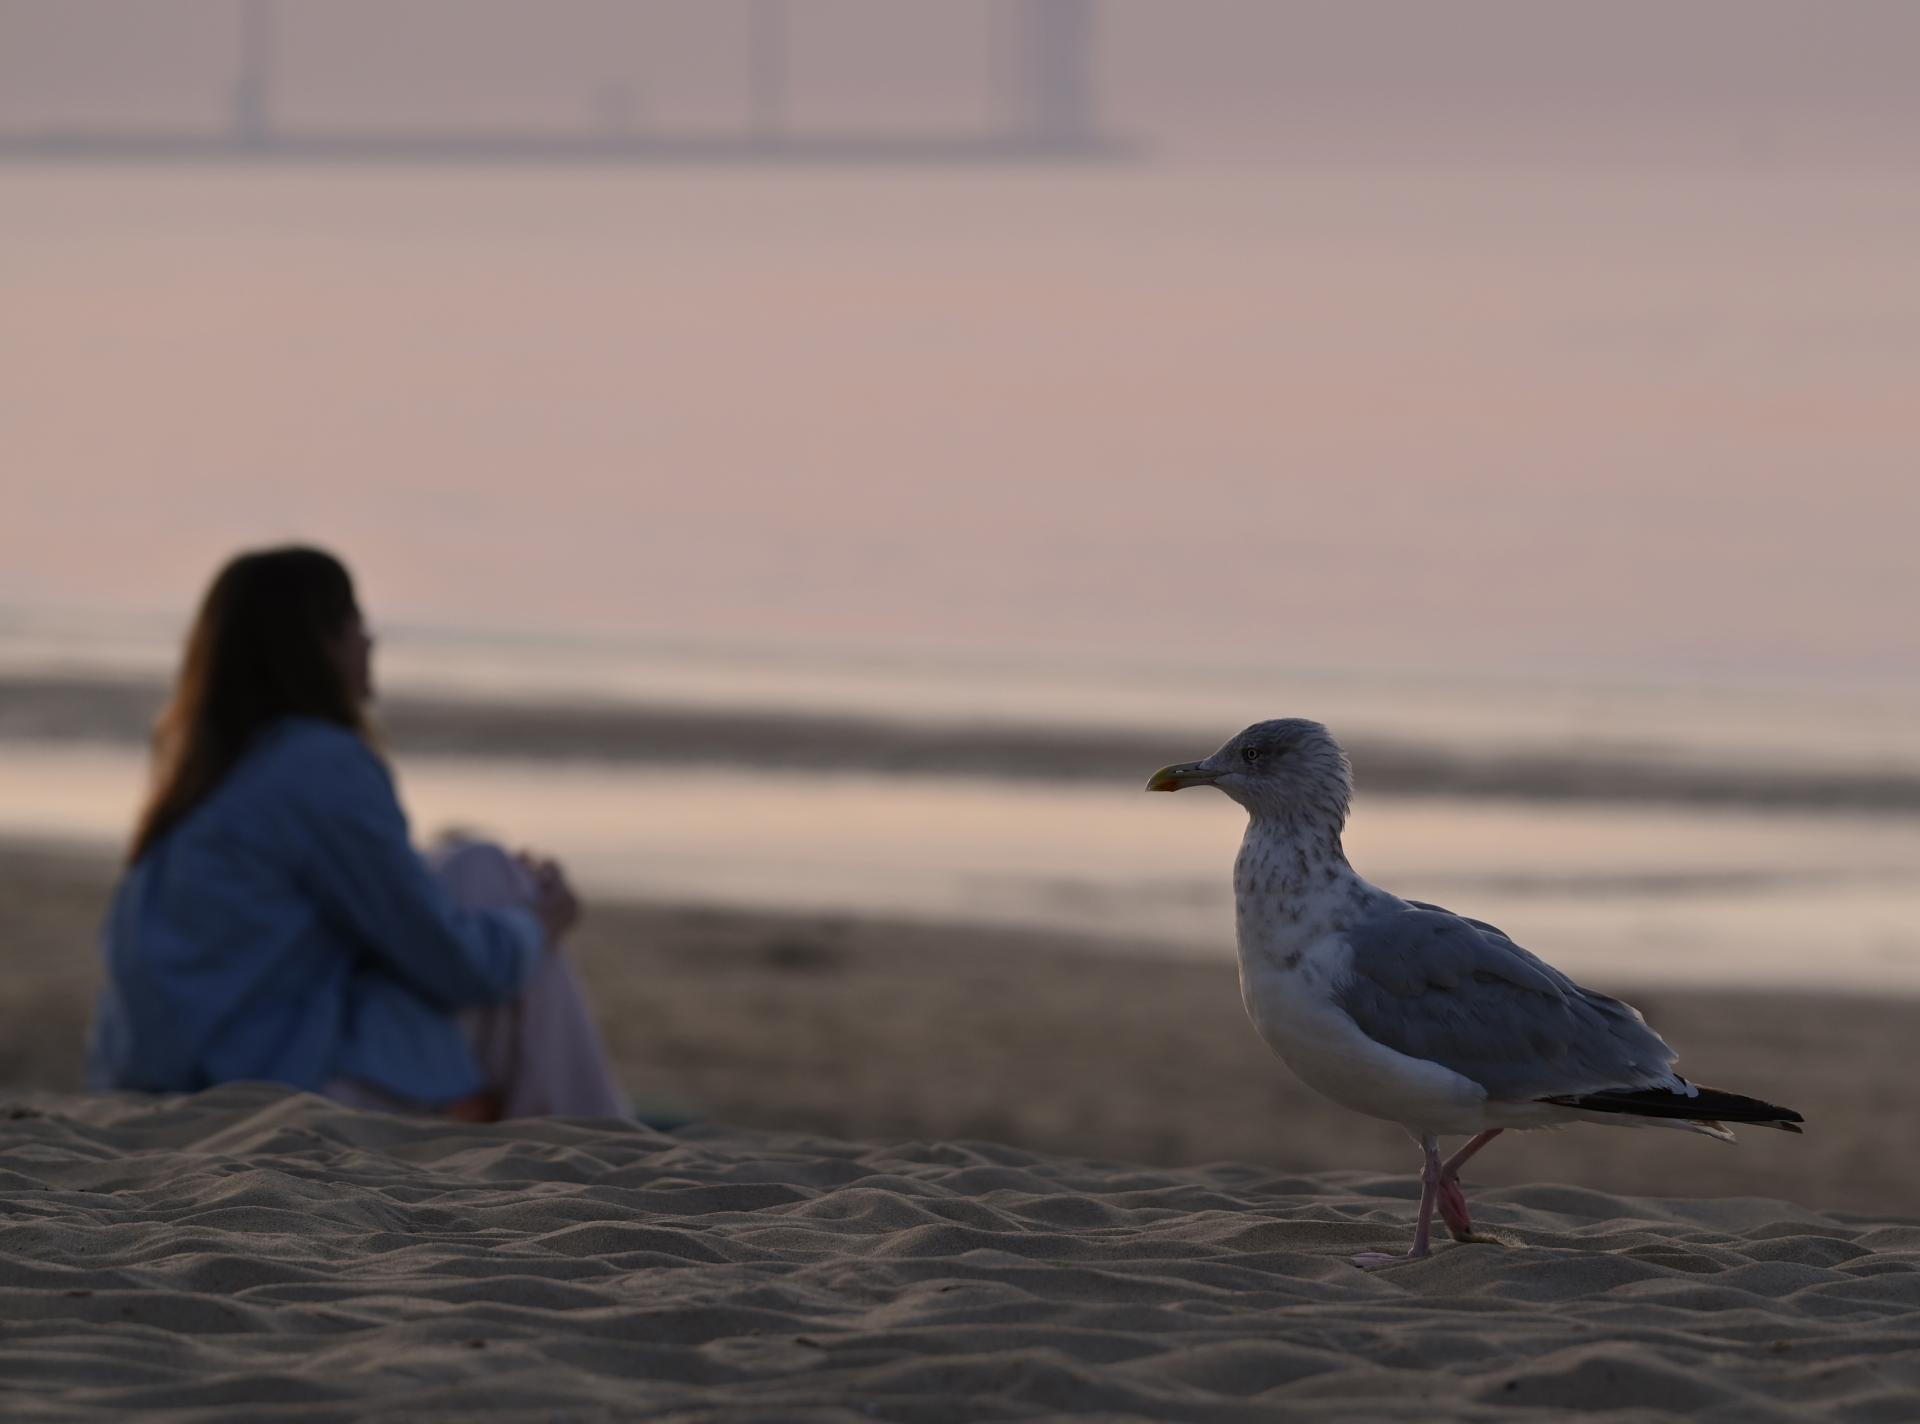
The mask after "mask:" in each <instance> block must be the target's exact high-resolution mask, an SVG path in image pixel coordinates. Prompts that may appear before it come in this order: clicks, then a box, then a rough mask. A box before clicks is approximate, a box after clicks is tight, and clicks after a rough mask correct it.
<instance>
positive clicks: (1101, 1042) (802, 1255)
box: [0, 845, 1920, 1424]
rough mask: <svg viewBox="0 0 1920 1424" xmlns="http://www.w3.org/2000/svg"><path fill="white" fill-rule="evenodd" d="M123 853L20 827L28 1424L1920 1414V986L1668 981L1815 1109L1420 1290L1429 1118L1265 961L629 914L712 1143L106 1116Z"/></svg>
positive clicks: (686, 1086) (17, 1343) (622, 929)
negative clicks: (1342, 1055) (107, 1033)
mask: <svg viewBox="0 0 1920 1424" xmlns="http://www.w3.org/2000/svg"><path fill="white" fill-rule="evenodd" d="M111 875H112V867H111V865H110V864H109V863H107V862H106V861H105V860H103V859H102V858H101V857H100V856H99V855H98V853H95V852H81V851H76V850H65V851H63V850H59V849H57V848H47V847H41V848H37V849H36V848H28V847H23V846H18V845H16V846H12V847H9V848H7V849H6V850H5V852H4V853H0V936H3V937H4V943H5V945H6V952H7V956H8V957H7V964H8V970H9V972H8V975H7V991H6V993H5V994H4V995H0V1414H3V1415H4V1416H5V1417H7V1418H9V1419H21V1420H39V1419H45V1420H62V1421H70V1420H87V1419H115V1418H122V1417H126V1416H128V1415H129V1414H132V1413H136V1412H137V1413H138V1414H139V1415H140V1416H141V1417H143V1418H154V1419H161V1420H168V1421H181V1424H185V1421H204V1422H205V1424H239V1421H241V1420H254V1419H266V1418H271V1419H276V1420H302V1421H306V1420H314V1421H321V1420H336V1419H337V1420H349V1419H360V1418H368V1417H381V1418H405V1419H437V1418H453V1417H460V1418H462V1419H487V1420H509V1419H511V1420H518V1419H527V1420H536V1419H537V1420H561V1419H566V1420H600V1419H627V1418H637V1417H660V1418H672V1419H687V1420H694V1419H698V1420H732V1419H742V1420H744V1419H782V1420H802V1419H804V1420H822V1421H825V1420H841V1419H855V1418H863V1419H864V1418H882V1419H891V1420H908V1421H934V1420H946V1419H1016V1418H1019V1419H1024V1418H1040V1417H1060V1416H1072V1415H1083V1416H1097V1417H1101V1418H1128V1419H1181V1420H1185V1419H1193V1420H1213V1419H1219V1420H1231V1419H1248V1420H1251V1419H1256V1418H1257V1419H1261V1420H1272V1419H1295V1418H1298V1419H1392V1418H1408V1419H1413V1418H1419V1419H1432V1418H1436V1417H1438V1418H1447V1419H1494V1418H1498V1419H1502V1420H1508V1419H1512V1420H1526V1419H1549V1418H1559V1417H1564V1413H1565V1411H1568V1410H1573V1409H1579V1410H1610V1411H1619V1412H1618V1413H1615V1414H1612V1415H1610V1416H1609V1417H1615V1418H1625V1419H1633V1420H1661V1419H1669V1418H1689V1419H1706V1420H1723V1421H1729V1424H1732V1421H1740V1424H1746V1422H1747V1421H1754V1420H1788V1419H1807V1418H1831V1419H1836V1420H1848V1421H1877V1420H1888V1421H1893V1420H1906V1419H1911V1418H1913V1417H1914V1416H1915V1413H1916V1411H1920V1368H1916V1367H1915V1365H1914V1364H1913V1360H1914V1359H1915V1358H1920V1212H1916V1211H1915V1208H1914V1195H1913V1192H1912V1187H1911V1183H1912V1182H1913V1181H1914V1180H1915V1173H1916V1169H1917V1168H1920V1161H1916V1156H1917V1154H1916V1147H1915V1144H1914V1142H1913V1140H1912V1137H1911V1134H1909V1133H1907V1132H1906V1131H1905V1130H1904V1124H1905V1123H1906V1122H1908V1121H1909V1120H1910V1116H1911V1112H1910V1107H1909V1105H1908V1103H1907V1102H1906V1093H1907V1084H1906V1081H1905V1077H1904V1075H1902V1074H1900V1073H1897V1072H1889V1068H1890V1067H1891V1066H1893V1065H1898V1064H1900V1063H1903V1062H1906V1061H1908V1060H1909V1059H1910V1056H1911V1044H1912V1042H1913V1040H1914V1036H1915V1034H1916V1032H1917V1031H1920V1005H1915V1004H1913V1003H1910V1002H1907V1001H1902V1000H1898V999H1893V1000H1887V1001H1883V1002H1874V1001H1869V1000H1865V999H1853V1000H1848V999H1840V998H1829V999H1818V998H1813V999H1802V998H1788V997H1784V996H1771V997H1770V996H1766V995H1746V996H1739V995H1735V996H1714V995H1706V994H1702V993H1698V992H1680V991H1677V990H1670V989H1662V990H1660V991H1658V992H1642V993H1638V994H1636V995H1635V996H1634V997H1636V998H1637V999H1638V1000H1639V1001H1640V1002H1641V1003H1642V1004H1643V1005H1644V1007H1645V1008H1646V1009H1647V1012H1648V1013H1649V1016H1650V1017H1651V1018H1652V1020H1653V1022H1654V1023H1655V1024H1656V1025H1657V1026H1658V1027H1660V1028H1661V1029H1662V1030H1663V1031H1664V1032H1666V1033H1667V1034H1668V1035H1669V1036H1670V1037H1672V1038H1673V1039H1674V1040H1675V1041H1676V1042H1678V1043H1679V1044H1681V1045H1682V1046H1683V1050H1684V1052H1685V1054H1686V1066H1687V1067H1688V1068H1689V1069H1690V1070H1692V1071H1693V1072H1694V1073H1695V1074H1696V1075H1697V1076H1698V1077H1700V1078H1701V1079H1703V1080H1705V1081H1708V1082H1719V1083H1725V1084H1727V1085H1731V1086H1737V1087H1740V1088H1744V1089H1747V1090H1750V1091H1754V1092H1758V1093H1762V1094H1765V1095H1768V1096H1770V1097H1773V1098H1775V1099H1776V1100H1779V1101H1784V1102H1787V1103H1790V1104H1792V1105H1794V1106H1795V1107H1797V1108H1799V1109H1800V1110H1802V1111H1803V1112H1805V1113H1806V1115H1807V1118H1808V1120H1809V1122H1808V1132H1807V1135H1806V1136H1804V1137H1797V1138H1796V1137H1788V1136H1786V1135H1784V1134H1779V1133H1771V1132H1763V1131H1748V1132H1745V1133H1744V1134H1743V1136H1742V1140H1741V1141H1740V1142H1739V1143H1738V1144H1737V1145H1735V1146H1732V1147H1728V1146H1724V1145H1721V1144H1718V1143H1714V1142H1711V1141H1708V1140H1706V1139H1703V1138H1696V1137H1685V1136H1681V1135H1678V1134H1672V1133H1664V1132H1658V1131H1650V1130H1643V1131H1604V1130H1600V1129H1575V1130H1569V1131H1565V1132H1559V1133H1541V1134H1530V1135H1526V1136H1523V1137H1519V1138H1517V1139H1516V1138H1514V1137H1509V1138H1508V1139H1505V1140H1503V1141H1502V1142H1500V1143H1497V1144H1495V1148H1494V1149H1493V1150H1490V1151H1488V1152H1487V1153H1485V1154H1484V1155H1483V1156H1482V1157H1480V1158H1479V1159H1477V1160H1476V1162H1475V1163H1474V1165H1473V1167H1472V1168H1471V1169H1470V1172H1469V1176H1470V1179H1471V1180H1470V1181H1469V1183H1468V1185H1469V1189H1470V1192H1471V1194H1472V1198H1473V1201H1474V1203H1475V1215H1476V1221H1477V1223H1478V1224H1479V1225H1480V1226H1481V1227H1482V1228H1483V1229H1489V1230H1491V1232H1492V1233H1493V1234H1494V1235H1495V1236H1496V1237H1497V1238H1498V1240H1499V1242H1500V1243H1501V1244H1498V1245H1471V1246H1455V1245H1443V1246H1441V1247H1440V1248H1439V1249H1438V1252H1437V1254H1436V1255H1435V1257H1434V1258H1433V1259H1431V1260H1429V1261H1426V1262H1421V1263H1410V1264H1408V1265H1404V1266H1397V1267H1394V1268H1391V1269H1389V1270H1387V1271H1384V1272H1380V1273H1377V1274H1374V1275H1368V1274H1365V1273H1362V1272H1360V1271H1358V1270H1356V1269H1354V1268H1353V1267H1352V1266H1351V1265H1349V1264H1348V1263H1347V1256H1348V1255H1349V1254H1350V1253H1352V1252H1353V1251H1356V1250H1361V1249H1374V1248H1384V1249H1392V1250H1398V1249H1401V1248H1403V1247H1404V1245H1405V1244H1406V1242H1407V1241H1408V1239H1409V1238H1410V1224H1411V1219H1412V1214H1413V1208H1414V1201H1415V1192H1416V1187H1415V1182H1414V1180H1413V1178H1412V1177H1411V1176H1410V1175H1409V1172H1410V1170H1411V1168H1412V1167H1413V1165H1414V1155H1413V1153H1412V1150H1411V1144H1409V1143H1407V1142H1406V1141H1405V1140H1404V1138H1402V1137H1401V1136H1400V1134H1399V1132H1398V1130H1397V1129H1394V1128H1391V1127H1389V1126H1387V1125H1385V1124H1381V1123H1375V1122H1371V1121H1368V1120H1365V1119H1362V1118H1358V1117H1355V1116H1353V1115H1351V1114H1348V1113H1346V1112H1343V1111H1342V1110H1340V1109H1338V1108H1335V1107H1333V1106H1331V1105H1330V1104H1328V1103H1326V1102H1324V1101H1322V1100H1321V1099H1319V1098H1317V1097H1315V1096H1314V1095H1312V1094H1311V1093H1309V1092H1307V1091H1306V1090H1304V1089H1303V1088H1301V1087H1300V1086H1299V1085H1298V1084H1297V1083H1295V1082H1294V1081H1293V1079H1292V1078H1291V1077H1290V1076H1289V1075H1288V1073H1287V1072H1286V1070H1285V1069H1284V1068H1283V1067H1281V1065H1279V1064H1278V1063H1277V1062H1275V1061H1274V1060H1273V1059H1272V1058H1270V1057H1269V1056H1268V1055H1267V1053H1266V1051H1265V1049H1264V1048H1263V1047H1262V1046H1261V1045H1260V1044H1259V1042H1258V1041H1257V1040H1256V1039H1255V1037H1254V1035H1253V1033H1252V1031H1251V1030H1250V1028H1249V1027H1248V1025H1247V1024H1246V1022H1245V1019H1244V1016H1243V1014H1242V1011H1241V1009H1240V1005H1239V1002H1238V995H1237V991H1236V985H1235V982H1234V973H1233V969H1232V966H1231V964H1230V963H1227V962H1225V961H1223V962H1221V963H1218V964H1194V963H1191V962H1185V963H1182V962H1179V961H1170V960H1164V959H1158V958H1155V957H1153V956H1151V955H1150V954H1146V953H1135V954H1128V953H1116V952H1115V949H1116V947H1115V946H1113V945H1105V944H1094V943H1091V942H1088V941H1084V940H1075V939H1073V938H1072V937H1069V936H1062V935H1045V934H1039V933H1026V932H1012V931H1005V930H999V929H985V928H981V927H977V926H965V925H934V924H910V923H888V922H884V921H879V920H867V919H837V920H836V919H824V918H819V917H808V916H799V915H771V914H755V913H748V912H745V911H739V910H728V909H720V908H711V907H708V908H702V907H693V906H669V905H596V906H594V907H593V909H592V913H591V915H590V917H589V919H588V920H587V921H586V923H585V924H584V925H583V926H582V930H581V933H580V935H579V937H578V942H577V944H576V946H575V948H574V952H575V953H576V954H577V955H578V956H579V959H580V962H581V965H582V968H583V972H584V974H585V975H586V977H587V978H588V980H589V981H590V983H591V985H592V988H593V990H594V993H595V997H596V1001H597V1004H598V1006H599V1010H600V1014H601V1019H602V1023H603V1027H604V1030H605V1033H606V1036H607V1039H608V1042H609V1045H610V1047H611V1049H612V1051H613V1054H614V1056H615V1058H616V1059H617V1061H618V1063H619V1066H620V1069H621V1072H622V1074H623V1077H624V1078H625V1080H626V1082H627V1084H628V1086H629V1088H630V1089H631V1090H632V1091H633V1092H634V1093H635V1094H636V1095H637V1096H639V1097H640V1098H641V1099H642V1101H643V1103H644V1104H645V1105H646V1106H648V1107H649V1108H651V1109H652V1110H653V1111H655V1112H656V1113H660V1114H672V1113H686V1114H689V1115H693V1116H694V1117H696V1119H697V1120H696V1121H694V1122H693V1123H692V1124H691V1125H689V1126H686V1127H682V1128H679V1129H678V1130H676V1131H674V1132H672V1133H670V1134H669V1133H659V1132H655V1131H653V1130H651V1129H648V1128H644V1127H639V1126H634V1125H630V1124H615V1123H606V1122H598V1123H595V1122H532V1123H513V1124H506V1125H503V1126H500V1127H492V1128H481V1127H458V1126H452V1125H448V1124H443V1123H421V1122H415V1121H406V1120H401V1119H396V1118H387V1117H380V1116H375V1115H367V1114H358V1113H354V1112H350V1111H347V1110H344V1109H341V1108H338V1107H336V1106H335V1105H333V1104H330V1103H327V1102H324V1101H322V1100H320V1099H316V1098H312V1097H308V1096H304V1095H300V1094H295V1093H290V1092H288V1091H286V1090H283V1089H280V1088H276V1087H270V1086H265V1085H233V1086H229V1087H226V1088H222V1089H218V1090H215V1091H213V1092H211V1093H208V1094H204V1095H202V1096H200V1097H197V1098H191V1099H181V1100H172V1101H164V1102H158V1103H156V1102H153V1101H151V1100H121V1099H112V1098H95V1097H87V1096H84V1095H81V1094H79V1093H78V1092H77V1091H76V1090H77V1088H78V1087H79V1071H80V1070H79V1043H80V1041H81V1036H82V1034H83V1032H84V1026H85V1023H86V1019H87V1005H88V1002H89V1000H90V998H91V995H92V991H93V985H94V983H95V981H96V974H97V970H96V964H95V951H94V948H93V928H94V924H95V922H96V921H97V919H98V916H99V912H100V907H101V904H102V902H103V897H104V895H105V893H106V890H107V887H108V885H109V883H110V878H111ZM1137 948H1141V949H1144V948H1146V947H1145V946H1140V947H1137ZM1607 987H1610V988H1619V989H1623V990H1629V991H1631V986H1626V985H1609V986H1607Z"/></svg>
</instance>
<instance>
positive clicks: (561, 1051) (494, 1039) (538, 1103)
mask: <svg viewBox="0 0 1920 1424" xmlns="http://www.w3.org/2000/svg"><path fill="white" fill-rule="evenodd" d="M429 859H430V860H431V861H432V863H433V868H434V873H435V874H436V875H438V876H439V878H440V883H441V884H442V885H443V886H445V887H446V891H447V894H448V895H449V896H451V897H452V899H453V902H454V903H455V904H456V905H462V906H467V907H470V908H473V909H495V908H498V907H500V906H503V905H519V906H523V907H526V908H531V907H532V905H533V899H534V891H533V879H532V877H531V876H529V875H528V874H527V872H526V869H525V867H523V866H522V865H521V864H520V862H519V861H517V860H515V859H514V858H513V857H512V856H510V855H508V854H507V853H506V852H505V851H504V850H502V849H501V848H500V847H499V846H497V845H493V844H491V843H490V842H486V841H462V842H458V843H455V844H452V845H448V846H445V847H443V848H441V849H439V850H436V851H435V852H434V853H433V854H432V855H431V856H430V857H429ZM460 1023H461V1026H462V1027H463V1028H464V1029H465V1030H466V1033H467V1041H468V1042H469V1043H470V1044H471V1045H472V1046H473V1054H474V1057H475V1058H476V1059H478V1060H479V1063H480V1069H481V1071H482V1072H483V1073H485V1074H486V1075H487V1083H488V1085H489V1087H491V1088H492V1089H493V1090H494V1091H495V1092H497V1093H499V1094H500V1098H501V1103H502V1115H503V1116H505V1117H626V1116H628V1115H629V1113H630V1112H631V1105H630V1104H629V1103H628V1102H627V1097H626V1094H624V1093H622V1092H621V1091H620V1085H619V1083H618V1081H616V1079H615V1078H614V1074H613V1068H612V1065H611V1064H609V1063H608V1062H607V1055H606V1050H605V1049H604V1048H602V1047H601V1044H600V1031H599V1030H598V1029H597V1028H595V1027H594V1023H593V1015H592V1014H591V1013H589V1012H588V1010H587V997H586V991H585V990H584V988H583V987H582V986H581V983H580V976H579V974H578V973H577V972H576V971H575V969H574V967H573V961H572V960H571V959H569V958H568V957H567V956H566V955H565V954H560V953H554V952H552V951H551V950H550V951H549V952H547V953H545V954H542V955H541V956H540V965H539V968H537V969H535V970H534V972H533V977H532V978H531V979H529V980H528V981H527V984H526V987H525V988H523V989H522V990H521V991H520V994H519V996H518V997H517V998H514V999H510V1000H508V1001H507V1002H505V1003H502V1004H489V1005H486V1006H484V1007H480V1008H471V1009H467V1010H464V1011H463V1012H462V1013H461V1015H460ZM325 1091H326V1095H327V1096H328V1097H330V1098H333V1099H334V1100H336V1101H337V1102H341V1103H344V1104H346V1105H347V1106H348V1107H356V1108H374V1109H377V1110H379V1111H384V1112H418V1111H422V1109H419V1108H416V1107H413V1106H411V1105H409V1104H407V1103H403V1102H400V1101H398V1100H397V1099H394V1098H391V1097H389V1096H388V1095H387V1094H385V1093H382V1092H380V1091H379V1090H378V1089H375V1088H371V1087H368V1086H367V1085H365V1084H363V1083H358V1082H355V1081H353V1080H352V1079H347V1078H337V1079H335V1080H334V1081H333V1082H331V1083H328V1084H327V1086H326V1090H325Z"/></svg>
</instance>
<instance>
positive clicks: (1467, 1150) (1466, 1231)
mask: <svg viewBox="0 0 1920 1424" xmlns="http://www.w3.org/2000/svg"><path fill="white" fill-rule="evenodd" d="M1504 1130H1505V1129H1503V1128H1498V1127H1496V1128H1491V1129H1489V1130H1488V1131H1486V1132H1483V1133H1481V1134H1480V1135H1479V1136H1478V1137H1476V1138H1474V1139H1473V1140H1472V1141H1470V1142H1469V1143H1467V1145H1466V1146H1465V1147H1462V1148H1461V1149H1460V1150H1459V1151H1458V1152H1456V1153H1454V1154H1453V1156H1451V1157H1449V1158H1447V1160H1446V1161H1445V1162H1443V1163H1442V1164H1441V1166H1440V1202H1439V1205H1440V1219H1441V1220H1442V1221H1444V1222H1446V1224H1447V1234H1448V1235H1449V1236H1451V1237H1453V1239H1454V1240H1455V1241H1471V1240H1473V1239H1474V1235H1473V1218H1472V1217H1471V1216H1469V1215H1468V1214H1467V1194H1466V1193H1465V1192H1463V1191H1461V1190H1460V1168H1461V1167H1462V1166H1463V1165H1465V1163H1466V1161H1467V1159H1468V1158H1469V1157H1471V1156H1473V1154H1474V1153H1476V1152H1478V1151H1479V1150H1480V1149H1481V1148H1482V1147H1485V1146H1486V1145H1487V1144H1488V1143H1489V1142H1491V1141H1493V1139H1494V1138H1496V1137H1498V1136H1499V1135H1500V1134H1501V1132H1503V1131H1504Z"/></svg>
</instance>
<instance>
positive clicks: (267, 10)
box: [233, 0, 273, 148]
mask: <svg viewBox="0 0 1920 1424" xmlns="http://www.w3.org/2000/svg"><path fill="white" fill-rule="evenodd" d="M272 82H273V0H240V72H239V74H238V75H237V76H235V78H234V83H233V133H234V138H235V139H236V140H237V141H238V142H239V143H240V144H242V145H243V146H244V147H247V148H265V147H266V146H267V143H268V141H269V140H270V139H271V138H272V136H273V111H272V105H271V103H270V102H269V93H268V90H269V86H270V85H271V84H272Z"/></svg>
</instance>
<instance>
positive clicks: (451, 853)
mask: <svg viewBox="0 0 1920 1424" xmlns="http://www.w3.org/2000/svg"><path fill="white" fill-rule="evenodd" d="M429 858H430V860H431V862H432V865H433V870H434V874H435V875H436V876H438V877H439V880H440V883H441V885H442V886H444V887H445V888H446V891H447V894H449V895H450V896H452V897H453V899H454V901H455V902H456V903H458V904H461V905H467V906H470V907H472V908H475V909H487V908H493V907H497V906H501V905H529V904H532V903H533V898H534V886H533V877H532V876H531V875H529V874H528V873H527V869H526V867H525V866H523V865H522V864H520V862H519V861H517V860H515V859H514V858H513V857H512V856H511V855H509V854H507V852H506V850H505V849H504V848H503V847H501V846H499V845H497V844H495V843H494V842H492V841H458V842H453V843H451V844H443V845H441V846H440V847H438V848H437V849H436V850H435V851H434V852H433V854H432V855H431V856H430V857H429Z"/></svg>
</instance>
